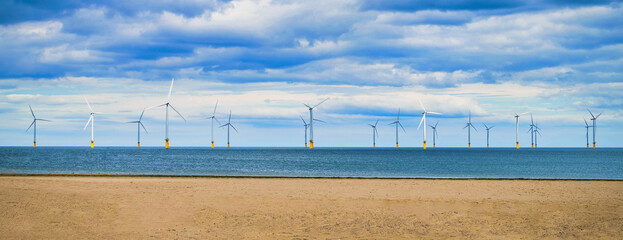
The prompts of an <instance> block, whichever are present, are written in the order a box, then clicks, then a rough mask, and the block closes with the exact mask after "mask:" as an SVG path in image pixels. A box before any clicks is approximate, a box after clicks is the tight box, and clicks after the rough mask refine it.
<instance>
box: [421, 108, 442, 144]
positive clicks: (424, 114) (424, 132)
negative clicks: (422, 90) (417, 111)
mask: <svg viewBox="0 0 623 240" xmlns="http://www.w3.org/2000/svg"><path fill="white" fill-rule="evenodd" d="M417 100H418V102H420V106H421V107H422V120H420V125H418V126H417V129H418V130H419V129H420V126H422V122H423V123H424V128H423V129H422V135H423V136H424V137H423V139H424V144H423V145H422V146H423V148H424V149H426V114H437V115H440V114H441V113H437V112H428V111H426V107H424V104H422V101H420V98H418V99H417Z"/></svg>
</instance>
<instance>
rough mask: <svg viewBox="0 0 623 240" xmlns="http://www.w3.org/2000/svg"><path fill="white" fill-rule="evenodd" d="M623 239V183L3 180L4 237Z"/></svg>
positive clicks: (0, 231) (0, 234)
mask: <svg viewBox="0 0 623 240" xmlns="http://www.w3.org/2000/svg"><path fill="white" fill-rule="evenodd" d="M24 238H28V239H32V238H38V239H40V238H44V239H101V238H106V239H113V238H114V239H145V238H157V239H172V238H182V239H194V238H197V239H206V238H208V239H249V238H254V239H255V238H260V239H275V238H276V239H310V238H311V239H317V238H323V239H324V238H334V239H337V238H342V239H344V238H346V239H352V238H375V239H378V238H382V239H413V238H426V239H440V238H467V239H474V238H479V239H482V238H487V239H490V238H513V239H517V238H527V239H533V238H566V239H568V238H571V239H576V238H579V239H621V238H623V181H550V180H426V179H298V178H180V177H93V176H80V177H72V176H0V239H24Z"/></svg>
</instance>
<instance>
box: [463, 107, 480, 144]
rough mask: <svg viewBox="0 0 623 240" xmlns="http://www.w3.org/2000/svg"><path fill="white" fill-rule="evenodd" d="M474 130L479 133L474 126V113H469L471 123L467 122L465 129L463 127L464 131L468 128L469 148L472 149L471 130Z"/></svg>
mask: <svg viewBox="0 0 623 240" xmlns="http://www.w3.org/2000/svg"><path fill="white" fill-rule="evenodd" d="M470 127H471V128H474V130H475V131H476V132H478V130H476V127H474V125H473V124H472V113H471V112H470V113H469V122H467V125H465V127H463V129H465V128H467V148H472V131H471V128H470Z"/></svg>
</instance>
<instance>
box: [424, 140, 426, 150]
mask: <svg viewBox="0 0 623 240" xmlns="http://www.w3.org/2000/svg"><path fill="white" fill-rule="evenodd" d="M424 149H426V141H424Z"/></svg>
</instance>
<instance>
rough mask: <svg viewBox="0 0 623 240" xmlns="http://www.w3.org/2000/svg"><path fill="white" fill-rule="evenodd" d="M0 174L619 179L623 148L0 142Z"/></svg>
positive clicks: (621, 168)
mask: <svg viewBox="0 0 623 240" xmlns="http://www.w3.org/2000/svg"><path fill="white" fill-rule="evenodd" d="M0 173H37V174H104V175H166V176H243V177H244V176H262V177H343V178H466V179H616V180H623V148H600V149H583V148H539V149H531V148H522V149H519V150H517V149H514V148H490V149H486V148H472V149H467V148H436V149H431V148H429V149H426V150H423V149H421V148H400V149H395V148H376V149H372V148H315V149H313V150H310V149H304V148H230V149H227V148H215V149H210V148H171V149H168V150H167V149H164V148H159V147H158V148H156V147H143V148H140V149H139V148H131V147H97V148H95V149H91V148H88V147H38V148H31V147H0Z"/></svg>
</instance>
